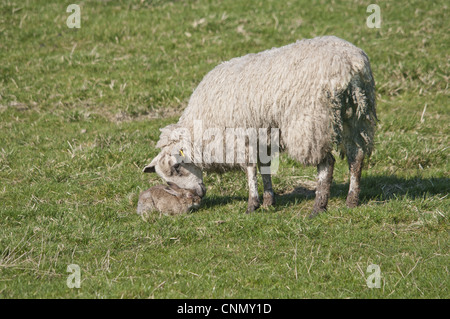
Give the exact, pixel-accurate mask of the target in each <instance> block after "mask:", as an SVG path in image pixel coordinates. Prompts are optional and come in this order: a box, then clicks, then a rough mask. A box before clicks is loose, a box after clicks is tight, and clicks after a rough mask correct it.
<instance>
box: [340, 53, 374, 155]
mask: <svg viewBox="0 0 450 319" xmlns="http://www.w3.org/2000/svg"><path fill="white" fill-rule="evenodd" d="M365 58H367V56H365ZM364 62H365V63H364V64H363V66H362V67H361V68H360V70H359V71H358V72H357V73H356V74H355V75H354V76H353V77H352V79H351V81H350V83H349V85H348V87H347V89H346V90H344V92H343V93H342V94H341V95H340V98H339V99H340V101H339V102H340V106H341V107H342V109H341V112H340V116H341V121H339V122H340V123H342V124H343V125H342V127H337V128H335V131H336V130H337V131H340V132H341V133H342V134H341V135H338V144H340V145H341V157H343V156H344V155H347V157H348V158H349V159H352V158H354V157H355V156H356V154H357V153H358V151H359V150H362V151H363V152H364V154H365V155H366V156H370V155H371V153H372V150H373V147H374V135H375V128H376V123H377V121H378V119H377V114H376V102H375V81H374V79H373V76H372V71H371V68H370V64H369V60H368V59H365V61H364Z"/></svg>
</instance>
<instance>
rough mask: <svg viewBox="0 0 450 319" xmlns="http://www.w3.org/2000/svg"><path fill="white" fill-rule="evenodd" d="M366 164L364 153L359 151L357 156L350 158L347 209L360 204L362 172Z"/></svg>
mask: <svg viewBox="0 0 450 319" xmlns="http://www.w3.org/2000/svg"><path fill="white" fill-rule="evenodd" d="M363 162H364V152H363V151H362V150H359V151H358V153H357V155H356V156H354V157H352V158H350V157H349V158H348V167H349V171H350V186H349V190H348V195H347V207H349V208H353V207H356V206H358V204H359V193H360V191H361V186H360V182H361V171H362V168H363Z"/></svg>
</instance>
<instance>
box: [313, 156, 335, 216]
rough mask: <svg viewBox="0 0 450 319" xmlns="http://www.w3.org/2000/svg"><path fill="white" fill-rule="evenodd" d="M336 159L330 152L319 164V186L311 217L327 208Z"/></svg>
mask: <svg viewBox="0 0 450 319" xmlns="http://www.w3.org/2000/svg"><path fill="white" fill-rule="evenodd" d="M334 162H335V159H334V157H333V155H331V153H329V154H328V155H327V156H326V157H325V159H324V160H323V161H322V162H321V163H320V164H319V165H317V172H318V178H317V188H316V199H315V201H314V207H313V212H312V213H311V215H309V217H310V218H312V217H315V216H317V215H318V214H319V213H320V212H323V211H326V210H327V204H328V199H329V198H330V189H331V182H332V181H333V169H334Z"/></svg>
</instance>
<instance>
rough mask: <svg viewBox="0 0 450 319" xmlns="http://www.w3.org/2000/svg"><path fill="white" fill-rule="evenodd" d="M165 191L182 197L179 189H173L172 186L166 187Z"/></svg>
mask: <svg viewBox="0 0 450 319" xmlns="http://www.w3.org/2000/svg"><path fill="white" fill-rule="evenodd" d="M164 191H166V192H167V193H169V194H170V195H173V196H176V197H180V193H178V192H177V191H175V190H173V189H172V188H170V187H164Z"/></svg>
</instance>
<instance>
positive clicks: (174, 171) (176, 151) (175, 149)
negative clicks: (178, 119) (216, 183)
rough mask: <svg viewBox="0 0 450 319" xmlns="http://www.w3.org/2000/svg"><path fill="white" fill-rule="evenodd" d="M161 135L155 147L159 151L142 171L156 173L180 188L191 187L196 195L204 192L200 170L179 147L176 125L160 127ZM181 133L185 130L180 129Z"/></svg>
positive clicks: (178, 131) (201, 195)
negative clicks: (186, 158) (187, 158)
mask: <svg viewBox="0 0 450 319" xmlns="http://www.w3.org/2000/svg"><path fill="white" fill-rule="evenodd" d="M161 132H162V133H161V136H160V140H159V142H158V144H157V145H156V147H159V148H161V152H160V153H159V154H158V155H157V156H156V157H155V158H154V159H153V160H152V162H151V163H150V164H148V165H147V166H145V168H144V172H146V173H157V174H158V175H159V176H160V177H161V178H162V179H163V180H165V181H166V182H170V183H173V184H175V185H177V186H178V187H180V188H184V189H191V190H193V191H195V193H197V195H198V196H200V197H203V196H205V194H206V187H205V185H204V184H203V173H202V170H201V169H200V168H199V167H198V166H196V165H194V164H193V163H192V162H190V161H189V160H185V154H184V153H183V151H182V148H181V147H180V135H179V134H180V130H178V127H177V125H169V126H167V127H165V128H163V129H161ZM181 132H182V134H184V133H185V131H183V130H181Z"/></svg>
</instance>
